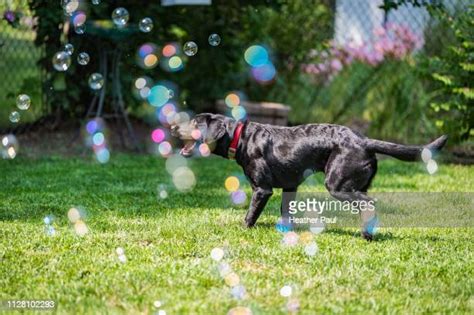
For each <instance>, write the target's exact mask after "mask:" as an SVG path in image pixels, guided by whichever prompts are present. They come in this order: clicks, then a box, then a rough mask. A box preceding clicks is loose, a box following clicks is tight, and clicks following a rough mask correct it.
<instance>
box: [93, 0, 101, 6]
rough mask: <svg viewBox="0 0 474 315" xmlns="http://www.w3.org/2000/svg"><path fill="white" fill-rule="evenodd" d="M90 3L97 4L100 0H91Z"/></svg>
mask: <svg viewBox="0 0 474 315" xmlns="http://www.w3.org/2000/svg"><path fill="white" fill-rule="evenodd" d="M92 4H94V5H98V4H100V0H92Z"/></svg>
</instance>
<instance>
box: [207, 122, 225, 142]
mask: <svg viewBox="0 0 474 315" xmlns="http://www.w3.org/2000/svg"><path fill="white" fill-rule="evenodd" d="M226 132H227V128H226V124H225V123H224V121H222V119H219V118H214V117H209V118H208V120H207V130H206V134H205V140H206V142H214V141H217V140H219V139H221V138H222V137H224V136H225V134H226Z"/></svg>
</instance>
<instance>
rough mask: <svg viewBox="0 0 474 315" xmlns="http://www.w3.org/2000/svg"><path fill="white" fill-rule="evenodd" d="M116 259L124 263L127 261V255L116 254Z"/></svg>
mask: <svg viewBox="0 0 474 315" xmlns="http://www.w3.org/2000/svg"><path fill="white" fill-rule="evenodd" d="M118 260H119V261H120V262H121V263H122V264H124V263H126V262H127V256H125V255H119V256H118Z"/></svg>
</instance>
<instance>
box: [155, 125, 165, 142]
mask: <svg viewBox="0 0 474 315" xmlns="http://www.w3.org/2000/svg"><path fill="white" fill-rule="evenodd" d="M165 138H166V134H165V132H164V130H163V129H160V128H157V129H155V130H153V131H152V133H151V140H153V142H154V143H160V142H162V141H164V140H165Z"/></svg>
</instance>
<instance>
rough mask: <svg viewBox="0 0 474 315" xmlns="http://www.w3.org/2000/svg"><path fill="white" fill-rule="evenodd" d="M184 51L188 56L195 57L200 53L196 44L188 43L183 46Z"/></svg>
mask: <svg viewBox="0 0 474 315" xmlns="http://www.w3.org/2000/svg"><path fill="white" fill-rule="evenodd" d="M183 51H184V53H185V54H186V56H189V57H191V56H194V55H196V54H197V52H198V45H197V44H196V43H195V42H192V41H190V42H186V43H185V44H184V46H183Z"/></svg>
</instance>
